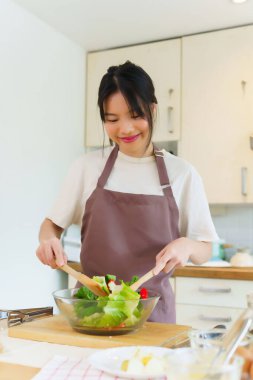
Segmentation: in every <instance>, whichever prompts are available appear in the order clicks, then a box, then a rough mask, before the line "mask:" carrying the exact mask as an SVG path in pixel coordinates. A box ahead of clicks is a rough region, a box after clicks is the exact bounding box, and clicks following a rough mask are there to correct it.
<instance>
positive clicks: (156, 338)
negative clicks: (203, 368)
mask: <svg viewBox="0 0 253 380" xmlns="http://www.w3.org/2000/svg"><path fill="white" fill-rule="evenodd" d="M188 330H189V327H188V326H180V325H174V324H167V323H154V322H146V323H145V324H144V326H143V327H142V328H141V329H140V330H138V331H136V332H134V333H131V334H126V335H116V336H97V335H87V334H82V333H78V332H76V331H74V330H73V329H72V328H71V327H70V325H69V324H68V322H67V321H66V320H65V319H64V317H63V316H61V315H57V316H53V317H47V318H41V319H37V320H35V321H32V322H27V323H23V324H22V325H19V326H15V327H11V328H9V336H10V337H14V338H21V339H31V340H37V341H41V342H49V343H58V344H67V345H70V346H79V347H90V348H109V347H116V346H132V345H133V346H134V345H142V346H159V345H160V344H162V343H163V342H164V341H165V340H166V339H168V338H172V337H174V336H176V335H178V334H180V333H182V334H181V335H184V332H187V331H188ZM181 335H180V339H181V338H182V336H181ZM185 335H186V334H185ZM173 343H175V342H173ZM167 347H169V345H167Z"/></svg>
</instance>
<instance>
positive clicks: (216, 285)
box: [176, 277, 252, 328]
mask: <svg viewBox="0 0 253 380" xmlns="http://www.w3.org/2000/svg"><path fill="white" fill-rule="evenodd" d="M249 293H252V281H241V280H223V279H209V278H208V279H207V278H194V277H176V313H177V323H178V324H186V325H190V326H192V327H193V328H212V327H214V326H215V325H218V324H224V325H225V326H229V325H231V323H232V322H234V320H235V319H236V318H237V317H238V316H239V314H240V313H241V312H242V310H243V309H245V308H246V307H247V300H246V296H247V294H249Z"/></svg>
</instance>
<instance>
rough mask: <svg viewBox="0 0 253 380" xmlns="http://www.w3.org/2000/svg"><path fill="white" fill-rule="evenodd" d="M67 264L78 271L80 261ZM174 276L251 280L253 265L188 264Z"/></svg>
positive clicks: (175, 272)
mask: <svg viewBox="0 0 253 380" xmlns="http://www.w3.org/2000/svg"><path fill="white" fill-rule="evenodd" d="M69 265H70V266H71V267H72V268H74V269H76V270H78V271H80V270H81V266H80V263H77V262H73V261H70V262H69ZM173 276H174V277H203V278H220V279H227V280H253V267H204V266H198V267H197V266H188V267H181V268H177V269H176V270H175V271H174V274H173Z"/></svg>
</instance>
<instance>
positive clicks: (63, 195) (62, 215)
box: [47, 158, 84, 229]
mask: <svg viewBox="0 0 253 380" xmlns="http://www.w3.org/2000/svg"><path fill="white" fill-rule="evenodd" d="M83 192H84V163H83V159H82V158H80V159H78V160H76V161H75V162H74V163H73V164H72V166H71V167H70V169H69V171H68V174H67V176H66V178H65V180H64V182H63V185H62V187H61V190H60V192H59V194H58V196H57V198H56V200H55V202H54V204H53V206H52V207H51V209H50V210H49V212H48V214H47V218H48V219H51V220H52V221H53V222H54V223H55V224H56V225H58V226H60V227H62V228H64V229H65V228H67V227H69V226H70V225H71V224H79V225H80V223H81V219H82V213H83V205H82V194H83Z"/></svg>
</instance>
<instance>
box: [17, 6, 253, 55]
mask: <svg viewBox="0 0 253 380" xmlns="http://www.w3.org/2000/svg"><path fill="white" fill-rule="evenodd" d="M13 1H14V2H15V3H18V4H19V5H21V6H22V7H24V8H26V9H27V10H28V11H29V12H32V13H33V14H35V15H36V16H38V17H39V18H40V19H41V20H43V21H45V22H46V23H48V24H49V25H51V26H52V27H53V28H55V29H57V30H58V31H60V32H62V33H63V34H65V35H66V36H68V37H69V38H70V39H72V40H73V41H75V42H77V43H78V44H80V45H81V46H83V48H84V49H85V50H87V51H92V50H99V49H107V48H111V47H118V46H125V45H132V44H136V43H141V42H147V41H156V40H160V39H166V38H171V37H178V36H182V35H187V34H193V33H199V32H204V31H209V30H215V29H223V28H226V27H233V26H239V25H246V24H251V23H253V0H248V1H247V2H246V3H244V4H238V5H235V4H233V3H232V1H231V0H13Z"/></svg>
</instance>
